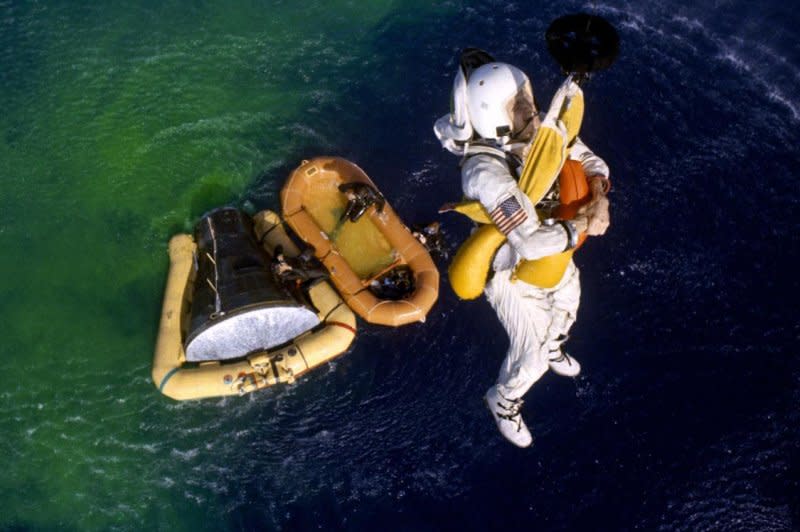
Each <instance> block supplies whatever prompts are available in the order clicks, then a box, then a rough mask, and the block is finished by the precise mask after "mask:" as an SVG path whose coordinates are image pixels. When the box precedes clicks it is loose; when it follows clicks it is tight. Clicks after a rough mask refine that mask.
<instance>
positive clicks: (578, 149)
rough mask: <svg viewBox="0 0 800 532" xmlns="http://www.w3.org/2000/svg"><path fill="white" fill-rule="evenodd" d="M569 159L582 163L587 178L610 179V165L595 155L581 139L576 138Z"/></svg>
mask: <svg viewBox="0 0 800 532" xmlns="http://www.w3.org/2000/svg"><path fill="white" fill-rule="evenodd" d="M569 158H570V159H573V160H575V161H578V162H580V163H581V166H583V171H584V172H585V173H586V175H587V176H593V175H601V176H603V177H605V178H606V179H608V177H609V170H608V165H607V164H606V162H605V161H604V160H603V159H601V158H600V157H598V156H597V155H595V154H594V152H593V151H592V150H590V149H589V147H588V146H587V145H586V144H584V143H583V141H582V140H581V139H580V137H576V138H575V142H574V143H573V144H572V147H571V148H570V150H569Z"/></svg>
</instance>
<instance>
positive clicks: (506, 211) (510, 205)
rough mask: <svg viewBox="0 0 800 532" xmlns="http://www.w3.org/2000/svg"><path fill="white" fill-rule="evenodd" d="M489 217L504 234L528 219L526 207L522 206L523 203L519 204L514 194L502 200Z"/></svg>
mask: <svg viewBox="0 0 800 532" xmlns="http://www.w3.org/2000/svg"><path fill="white" fill-rule="evenodd" d="M489 217H490V218H491V219H492V221H493V222H494V225H495V226H497V229H499V230H500V232H501V233H503V234H504V235H507V234H508V233H510V232H511V231H513V230H514V229H516V228H517V226H519V224H521V223H522V222H524V221H525V220H527V219H528V215H527V214H525V209H523V208H522V205H520V204H519V202H518V201H517V198H515V197H514V196H509V197H507V198H506V199H504V200H503V201H502V202H500V205H498V206H497V208H496V209H495V210H493V211H492V212H491V213H489Z"/></svg>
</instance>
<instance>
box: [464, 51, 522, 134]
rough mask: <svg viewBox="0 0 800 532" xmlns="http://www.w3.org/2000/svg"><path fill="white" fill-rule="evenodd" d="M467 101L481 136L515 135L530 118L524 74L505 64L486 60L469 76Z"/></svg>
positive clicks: (472, 118)
mask: <svg viewBox="0 0 800 532" xmlns="http://www.w3.org/2000/svg"><path fill="white" fill-rule="evenodd" d="M466 104H467V109H468V113H469V119H470V122H471V123H472V127H473V128H474V129H475V131H476V132H477V133H478V134H479V135H480V136H481V137H483V138H486V139H501V138H503V137H516V136H517V135H519V134H520V133H521V132H522V131H523V130H524V129H526V127H527V126H528V124H530V123H531V121H532V120H533V115H534V114H535V107H534V103H533V89H532V87H531V82H530V80H529V79H528V76H526V75H525V73H524V72H523V71H522V70H520V69H518V68H517V67H515V66H511V65H508V64H506V63H496V62H494V63H487V64H485V65H482V66H480V67H478V68H477V69H475V70H474V71H473V72H472V73H470V75H469V80H468V81H467V87H466Z"/></svg>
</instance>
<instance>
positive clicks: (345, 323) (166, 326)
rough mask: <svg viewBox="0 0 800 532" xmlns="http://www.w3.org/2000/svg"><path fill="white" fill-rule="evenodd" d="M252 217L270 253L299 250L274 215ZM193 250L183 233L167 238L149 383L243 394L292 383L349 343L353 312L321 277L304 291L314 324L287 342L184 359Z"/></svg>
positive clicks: (186, 392) (175, 392)
mask: <svg viewBox="0 0 800 532" xmlns="http://www.w3.org/2000/svg"><path fill="white" fill-rule="evenodd" d="M254 222H255V232H256V236H257V237H258V238H259V240H260V241H261V242H262V243H263V245H264V247H265V249H266V250H267V251H268V252H270V253H272V251H273V250H274V249H275V247H276V246H278V245H280V246H283V250H284V254H285V255H287V256H296V255H297V254H298V253H299V250H298V249H297V247H296V246H295V245H294V243H293V242H292V241H291V240H290V239H289V237H288V235H287V234H286V232H285V230H284V228H283V225H282V223H281V221H280V218H279V217H278V215H277V214H275V213H273V212H270V211H264V212H261V213H259V214H257V215H256V217H255V219H254ZM195 249H196V245H195V242H194V241H193V239H192V237H191V236H190V235H186V234H181V235H176V236H175V237H173V238H172V240H171V241H170V243H169V256H170V268H169V275H168V277H167V287H166V290H165V294H164V305H163V309H162V312H161V324H160V327H159V333H158V339H157V342H156V349H155V356H154V359H153V372H152V376H153V382H154V383H155V385H156V387H157V388H158V389H159V391H160V392H161V393H163V394H164V395H166V396H168V397H171V398H173V399H178V400H186V399H201V398H205V397H215V396H224V395H243V394H246V393H249V392H253V391H255V390H258V389H261V388H264V387H266V386H271V385H273V384H278V383H290V382H293V381H294V380H295V379H296V378H297V377H299V376H300V375H302V374H303V373H305V372H307V371H308V370H310V369H312V368H314V367H316V366H319V365H320V364H322V363H324V362H327V361H329V360H331V359H333V358H334V357H336V356H337V355H339V354H340V353H342V352H344V351H345V350H346V349H347V348H348V347H349V346H350V344H351V342H352V341H353V339H354V337H355V333H356V323H355V316H354V315H353V313H352V312H351V310H350V309H349V308H348V307H347V306H346V305H345V304H344V302H343V301H342V298H341V297H339V295H338V294H337V293H336V291H335V290H334V289H333V288H332V287H331V286H330V284H329V283H328V282H327V281H321V280H320V281H317V282H315V283H314V284H312V286H311V287H310V288H309V290H308V297H309V300H310V301H311V303H312V304H313V306H314V307H315V310H316V311H317V315H318V317H319V319H320V325H319V326H318V327H316V328H314V329H312V330H310V331H308V332H306V333H303V334H301V335H300V336H298V337H297V338H295V339H294V340H292V341H291V342H289V343H288V344H284V345H282V346H279V347H277V348H274V349H272V350H269V351H264V352H258V353H255V354H252V355H249V356H246V357H244V358H241V359H238V360H232V361H205V362H201V363H191V362H187V360H186V353H185V351H184V341H185V339H186V333H187V323H188V319H189V307H190V301H189V299H190V298H191V297H192V286H193V284H194V267H193V261H194V253H195Z"/></svg>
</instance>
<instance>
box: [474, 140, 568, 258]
mask: <svg viewBox="0 0 800 532" xmlns="http://www.w3.org/2000/svg"><path fill="white" fill-rule="evenodd" d="M461 185H462V188H463V190H464V195H465V196H467V197H468V198H470V199H475V200H478V201H479V202H480V204H481V205H483V207H484V208H485V209H486V212H487V213H489V216H490V217H491V218H492V221H493V222H494V224H495V226H496V227H497V228H498V229H499V230H500V232H502V233H503V234H505V235H506V238H508V242H509V243H510V244H511V246H512V247H513V248H514V250H515V251H516V252H517V253H518V254H519V255H520V256H521V257H522V258H524V259H527V260H534V259H538V258H541V257H545V256H548V255H553V254H555V253H561V252H562V251H564V250H565V249H566V248H567V245H568V242H569V234H568V233H567V230H566V228H565V227H564V226H562V225H553V226H544V225H541V224H540V223H539V217H538V216H537V215H536V209H535V208H534V206H533V204H532V203H531V201H530V199H529V198H528V196H526V195H525V194H524V193H523V192H522V191H521V190H520V189H519V187H518V186H517V182H516V181H515V180H514V178H513V177H511V173H510V172H509V170H508V166H507V165H506V164H505V162H503V161H501V160H499V159H497V158H495V157H492V156H490V155H484V154H480V155H474V156H472V157H469V158H468V159H467V160H466V161H465V162H464V165H463V166H462V167H461Z"/></svg>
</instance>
